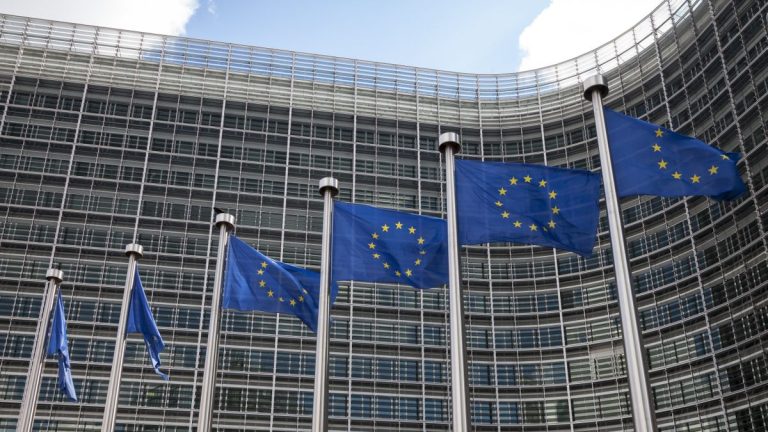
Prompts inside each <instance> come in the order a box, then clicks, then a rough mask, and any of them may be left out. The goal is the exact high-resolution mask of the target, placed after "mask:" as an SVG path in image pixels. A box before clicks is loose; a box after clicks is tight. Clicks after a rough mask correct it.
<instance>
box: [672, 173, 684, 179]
mask: <svg viewBox="0 0 768 432" xmlns="http://www.w3.org/2000/svg"><path fill="white" fill-rule="evenodd" d="M672 177H674V178H675V180H680V179H681V178H683V175H682V174H680V173H679V172H677V171H675V172H674V173H672Z"/></svg>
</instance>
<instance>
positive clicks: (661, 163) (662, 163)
mask: <svg viewBox="0 0 768 432" xmlns="http://www.w3.org/2000/svg"><path fill="white" fill-rule="evenodd" d="M659 169H667V161H665V160H664V159H662V160H660V161H659Z"/></svg>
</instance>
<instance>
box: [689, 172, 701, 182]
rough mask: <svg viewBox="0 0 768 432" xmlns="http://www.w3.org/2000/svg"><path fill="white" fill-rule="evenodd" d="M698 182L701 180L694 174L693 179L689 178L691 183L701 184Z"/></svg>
mask: <svg viewBox="0 0 768 432" xmlns="http://www.w3.org/2000/svg"><path fill="white" fill-rule="evenodd" d="M700 180H701V177H699V176H697V175H696V174H694V175H693V177H691V183H701V182H700Z"/></svg>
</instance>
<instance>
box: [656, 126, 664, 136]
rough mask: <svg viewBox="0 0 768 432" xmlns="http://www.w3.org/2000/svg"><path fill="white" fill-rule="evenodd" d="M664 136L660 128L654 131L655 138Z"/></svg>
mask: <svg viewBox="0 0 768 432" xmlns="http://www.w3.org/2000/svg"><path fill="white" fill-rule="evenodd" d="M663 136H664V131H662V130H661V128H658V129H656V137H657V138H661V137H663Z"/></svg>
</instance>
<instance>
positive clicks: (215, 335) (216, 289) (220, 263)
mask: <svg viewBox="0 0 768 432" xmlns="http://www.w3.org/2000/svg"><path fill="white" fill-rule="evenodd" d="M214 224H215V225H216V226H217V227H219V250H218V252H217V254H216V274H215V275H214V279H213V297H212V299H211V317H210V322H209V324H208V342H207V343H206V345H205V346H206V355H205V369H204V371H203V388H202V390H201V393H200V414H199V415H198V418H197V430H198V432H209V431H210V430H211V419H212V418H213V399H214V393H215V390H216V372H217V367H218V361H219V327H220V322H219V321H220V320H219V315H220V313H221V286H222V281H223V280H224V260H225V254H226V251H227V244H228V243H229V231H231V230H232V229H234V228H235V217H234V216H233V215H231V214H229V213H219V214H217V215H216V220H215V222H214Z"/></svg>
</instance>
